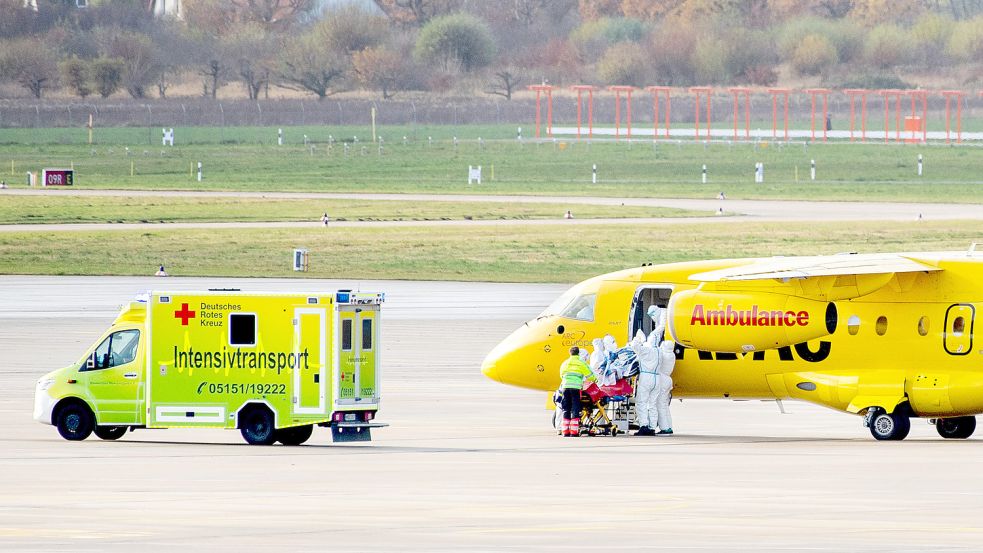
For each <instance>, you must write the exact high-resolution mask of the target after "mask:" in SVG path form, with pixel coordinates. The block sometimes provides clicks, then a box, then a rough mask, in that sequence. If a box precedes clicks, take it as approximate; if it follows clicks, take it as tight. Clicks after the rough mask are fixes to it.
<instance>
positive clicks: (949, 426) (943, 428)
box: [935, 416, 976, 440]
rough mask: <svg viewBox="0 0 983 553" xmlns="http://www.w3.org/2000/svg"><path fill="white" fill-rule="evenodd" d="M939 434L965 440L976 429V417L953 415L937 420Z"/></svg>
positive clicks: (952, 438) (948, 437)
mask: <svg viewBox="0 0 983 553" xmlns="http://www.w3.org/2000/svg"><path fill="white" fill-rule="evenodd" d="M935 430H937V431H938V433H939V436H942V437H943V438H947V439H951V440H965V439H966V438H968V437H970V436H972V435H973V432H974V431H976V417H972V416H970V417H953V418H950V419H939V420H937V421H935Z"/></svg>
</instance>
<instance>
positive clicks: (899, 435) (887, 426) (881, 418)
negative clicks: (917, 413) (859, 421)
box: [864, 407, 911, 440]
mask: <svg viewBox="0 0 983 553" xmlns="http://www.w3.org/2000/svg"><path fill="white" fill-rule="evenodd" d="M864 425H865V426H867V427H869V428H870V434H871V435H872V436H873V437H874V438H875V439H878V440H903V439H905V437H906V436H908V432H909V431H910V430H911V419H910V418H909V417H908V415H907V413H905V411H904V409H902V408H900V407H899V408H897V409H895V410H894V412H893V413H888V412H886V411H885V410H883V409H880V408H871V410H870V411H869V412H868V413H867V416H866V417H865V418H864Z"/></svg>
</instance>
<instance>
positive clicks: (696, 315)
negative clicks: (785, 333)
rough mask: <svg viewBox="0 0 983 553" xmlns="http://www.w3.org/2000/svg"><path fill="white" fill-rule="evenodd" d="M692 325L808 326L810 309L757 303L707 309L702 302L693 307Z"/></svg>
mask: <svg viewBox="0 0 983 553" xmlns="http://www.w3.org/2000/svg"><path fill="white" fill-rule="evenodd" d="M689 324H691V325H702V326H808V324H809V312H808V311H782V310H780V309H776V310H768V309H762V310H760V311H759V310H758V306H757V305H753V306H751V309H734V306H733V305H728V306H727V308H726V309H705V308H704V307H703V305H702V304H697V305H695V306H694V307H693V315H692V316H691V317H690V322H689Z"/></svg>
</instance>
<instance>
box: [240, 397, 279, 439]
mask: <svg viewBox="0 0 983 553" xmlns="http://www.w3.org/2000/svg"><path fill="white" fill-rule="evenodd" d="M239 431H240V432H241V433H242V438H243V439H244V440H246V443H248V444H250V445H273V442H275V441H276V429H275V428H274V423H273V413H271V412H270V410H269V409H267V408H266V407H261V406H258V407H247V408H246V409H245V410H243V412H242V413H241V414H240V415H239Z"/></svg>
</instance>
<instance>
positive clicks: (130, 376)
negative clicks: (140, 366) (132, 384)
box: [123, 373, 137, 380]
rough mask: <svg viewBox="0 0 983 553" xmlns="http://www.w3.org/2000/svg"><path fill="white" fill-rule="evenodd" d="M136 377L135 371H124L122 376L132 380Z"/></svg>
mask: <svg viewBox="0 0 983 553" xmlns="http://www.w3.org/2000/svg"><path fill="white" fill-rule="evenodd" d="M136 377H137V373H126V374H124V375H123V378H129V379H130V380H133V379H134V378H136Z"/></svg>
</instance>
